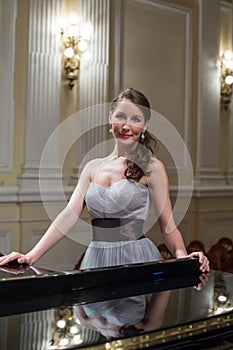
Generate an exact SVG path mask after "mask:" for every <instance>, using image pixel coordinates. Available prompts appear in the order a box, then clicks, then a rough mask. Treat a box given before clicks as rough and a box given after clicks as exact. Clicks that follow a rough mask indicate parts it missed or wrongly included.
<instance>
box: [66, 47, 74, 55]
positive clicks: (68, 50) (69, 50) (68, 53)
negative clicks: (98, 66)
mask: <svg viewBox="0 0 233 350" xmlns="http://www.w3.org/2000/svg"><path fill="white" fill-rule="evenodd" d="M64 55H65V56H66V57H67V58H71V57H73V56H74V50H73V49H72V47H68V48H67V49H65V51H64Z"/></svg>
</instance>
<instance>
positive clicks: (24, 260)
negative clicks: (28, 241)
mask: <svg viewBox="0 0 233 350" xmlns="http://www.w3.org/2000/svg"><path fill="white" fill-rule="evenodd" d="M13 261H14V262H16V263H18V264H27V265H32V261H31V258H30V257H29V256H28V255H26V254H21V253H18V252H12V253H10V254H7V255H3V256H1V257H0V266H4V265H7V264H9V263H11V262H13Z"/></svg>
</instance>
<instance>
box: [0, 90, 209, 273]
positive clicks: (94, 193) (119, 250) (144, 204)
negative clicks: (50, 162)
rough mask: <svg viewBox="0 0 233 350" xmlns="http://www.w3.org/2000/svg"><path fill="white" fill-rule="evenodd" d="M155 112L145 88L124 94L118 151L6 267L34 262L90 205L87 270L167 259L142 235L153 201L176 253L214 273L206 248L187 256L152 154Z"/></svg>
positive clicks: (93, 164) (117, 123)
mask: <svg viewBox="0 0 233 350" xmlns="http://www.w3.org/2000/svg"><path fill="white" fill-rule="evenodd" d="M150 116H151V111H150V105H149V102H148V100H147V99H146V97H145V96H144V95H143V94H142V93H141V92H139V91H136V90H134V89H132V88H130V89H126V90H125V91H123V92H122V93H120V95H119V96H118V97H117V98H116V99H115V100H114V101H113V103H112V107H111V111H110V114H109V122H110V124H111V128H112V134H113V136H114V140H115V147H114V149H113V151H112V153H111V154H110V155H109V156H107V157H105V158H101V159H94V160H92V161H90V162H89V163H88V164H87V165H86V166H85V168H84V170H83V172H82V174H81V176H80V179H79V183H78V185H77V186H76V188H75V190H74V192H73V194H72V196H71V199H70V201H69V203H68V204H67V206H66V208H65V209H64V210H63V211H62V212H61V213H60V214H59V215H58V216H57V218H56V219H55V220H54V222H53V223H52V224H51V225H50V227H49V228H48V230H47V232H46V233H45V234H44V236H43V237H42V238H41V240H40V241H39V242H38V243H37V244H36V246H35V247H34V248H33V249H32V250H31V251H29V252H28V253H27V254H25V255H24V254H21V253H16V252H13V253H11V254H9V255H6V256H5V257H1V258H0V265H4V264H6V263H8V262H9V261H12V260H16V259H17V260H18V262H19V263H27V264H34V263H35V262H36V261H37V260H38V259H39V258H40V257H41V256H42V255H43V254H45V252H47V251H48V250H49V249H50V248H52V247H53V246H54V245H55V244H56V243H57V242H58V241H59V240H60V239H62V237H63V236H64V235H65V234H67V233H68V231H69V230H70V229H71V228H72V227H73V226H74V224H75V223H76V221H77V219H78V217H79V215H80V214H81V212H82V210H83V207H84V205H85V204H86V206H87V209H88V210H89V212H90V214H91V216H92V218H93V220H92V225H93V242H91V244H90V246H89V247H88V249H87V252H86V254H85V256H84V260H83V262H82V265H81V269H86V268H94V267H102V266H111V265H119V264H127V263H136V262H146V261H156V260H161V255H160V254H159V251H158V249H157V248H156V247H155V246H154V244H153V243H152V242H151V241H150V240H149V239H148V238H145V237H144V236H143V233H142V226H143V223H144V221H145V219H146V217H147V214H148V209H149V202H150V201H151V202H152V204H153V207H154V211H155V215H156V217H157V218H158V221H159V224H160V228H161V232H162V234H163V237H164V241H165V243H166V245H167V246H168V248H169V250H170V251H171V253H172V255H173V256H174V257H176V258H181V257H187V256H189V257H198V258H199V261H200V269H201V270H202V271H208V270H209V262H208V259H207V258H206V257H205V256H204V254H203V253H202V252H194V253H192V254H190V255H187V252H186V249H185V246H184V242H183V239H182V237H181V234H180V232H179V230H178V228H177V227H176V225H175V223H174V220H173V216H172V207H171V202H170V198H169V190H168V180H167V175H166V172H165V168H164V166H163V164H162V162H161V161H159V160H158V159H157V158H155V157H154V156H152V153H151V151H152V147H153V143H154V141H155V140H154V139H153V138H152V136H151V135H150V134H149V132H148V131H147V127H148V123H149V119H150Z"/></svg>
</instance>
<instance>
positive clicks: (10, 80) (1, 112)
mask: <svg viewBox="0 0 233 350" xmlns="http://www.w3.org/2000/svg"><path fill="white" fill-rule="evenodd" d="M16 13H17V1H1V2H0V16H1V19H0V44H1V51H2V52H4V55H3V54H2V55H1V59H0V78H1V85H0V149H1V152H0V172H2V173H4V172H11V171H12V170H13V159H14V62H15V22H16Z"/></svg>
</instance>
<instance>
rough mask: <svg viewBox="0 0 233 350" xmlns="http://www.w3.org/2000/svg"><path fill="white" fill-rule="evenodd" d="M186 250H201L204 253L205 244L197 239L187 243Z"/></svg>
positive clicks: (189, 251) (190, 251) (191, 251)
mask: <svg viewBox="0 0 233 350" xmlns="http://www.w3.org/2000/svg"><path fill="white" fill-rule="evenodd" d="M187 252H188V254H190V253H193V252H203V253H205V246H204V243H202V242H201V241H199V240H194V241H191V242H190V243H189V245H188V246H187Z"/></svg>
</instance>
